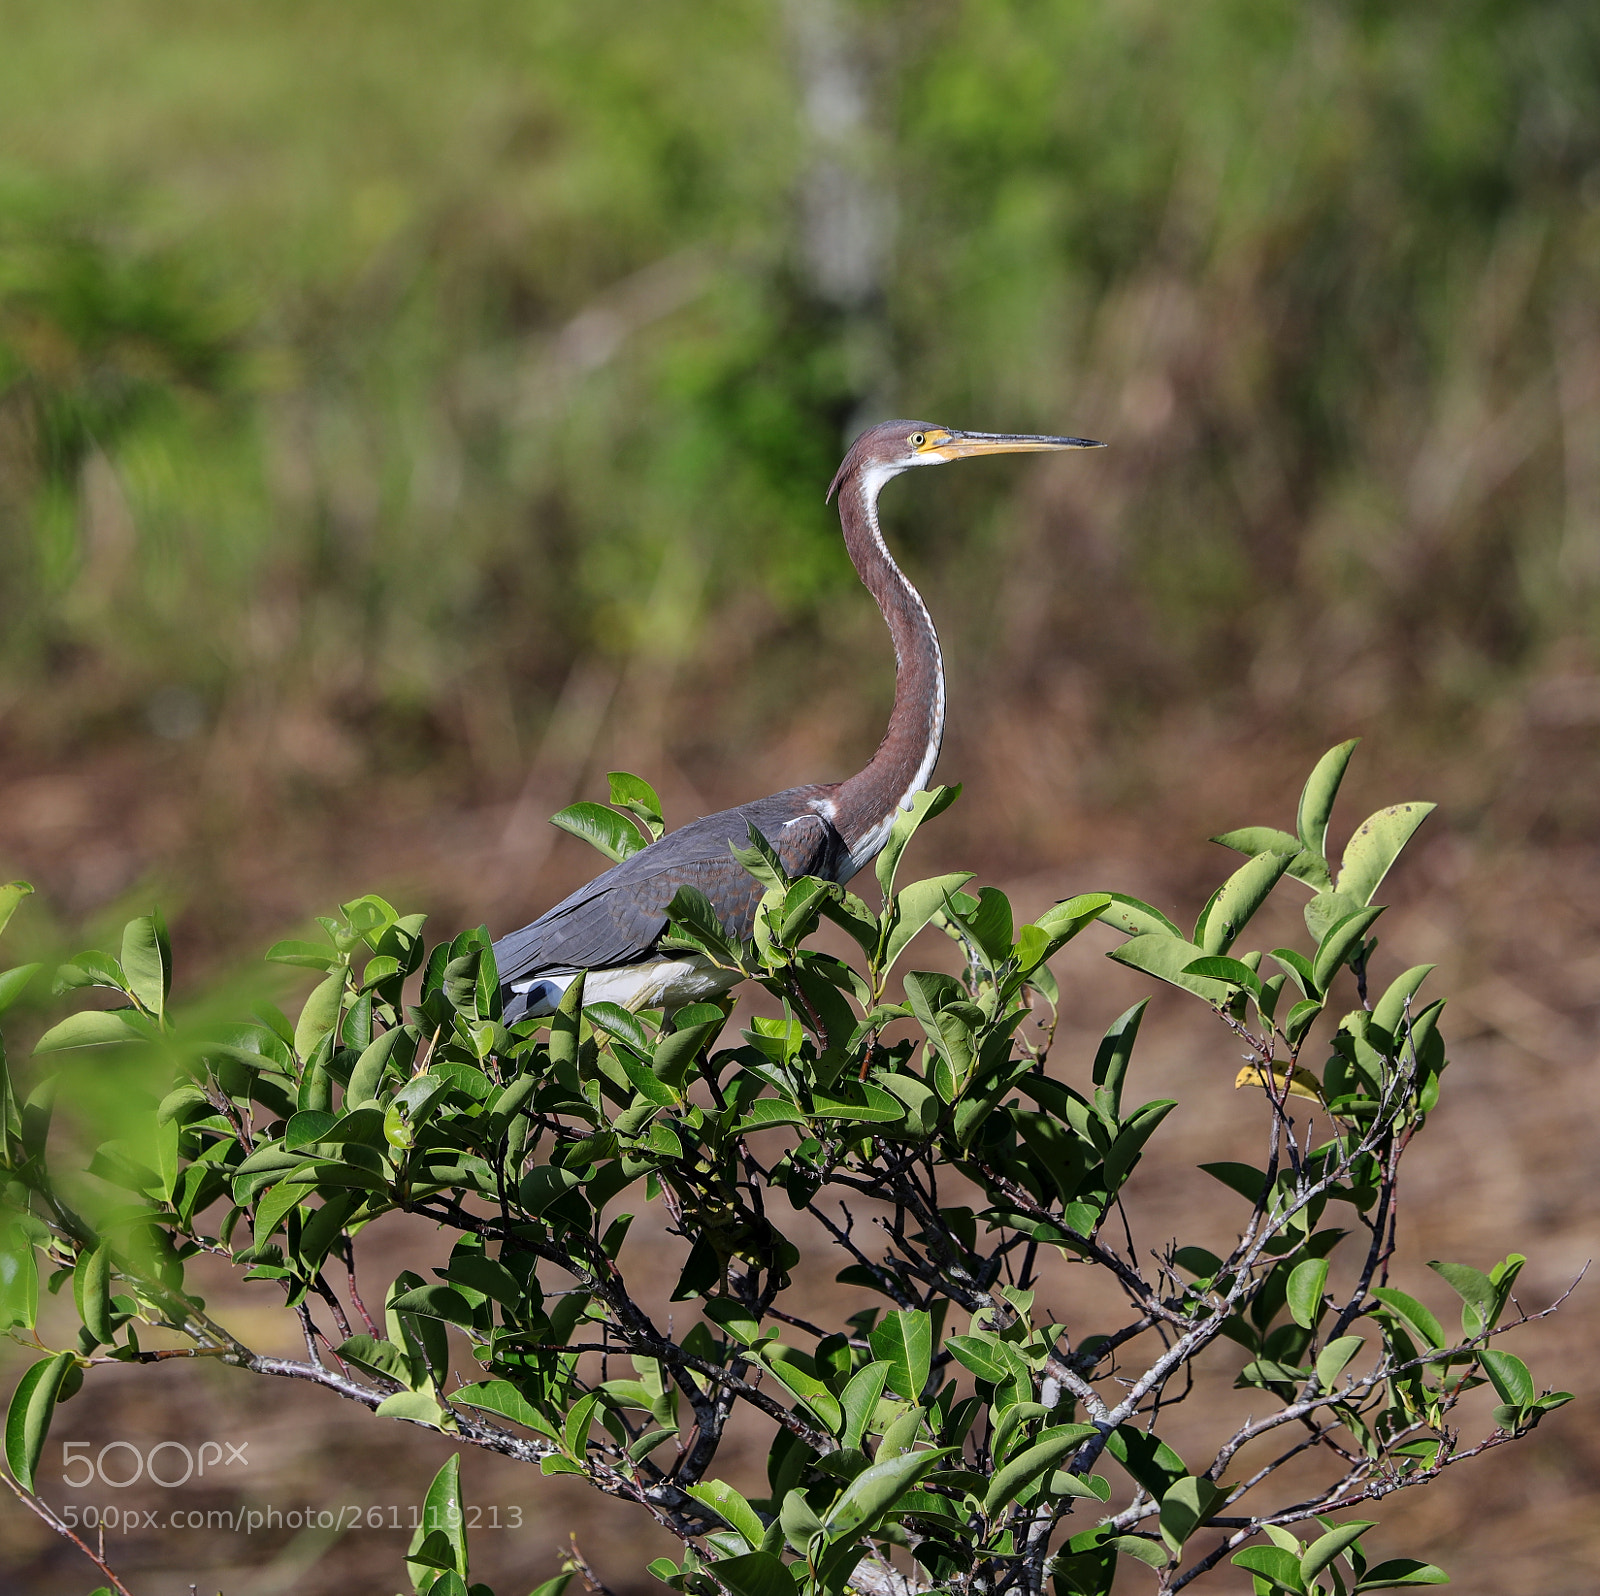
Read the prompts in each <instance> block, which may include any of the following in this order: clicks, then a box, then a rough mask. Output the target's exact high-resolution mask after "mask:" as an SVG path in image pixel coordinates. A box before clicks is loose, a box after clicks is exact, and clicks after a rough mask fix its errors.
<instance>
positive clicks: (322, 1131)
mask: <svg viewBox="0 0 1600 1596" xmlns="http://www.w3.org/2000/svg"><path fill="white" fill-rule="evenodd" d="M338 1123H339V1116H338V1115H337V1114H335V1113H333V1112H332V1110H330V1109H326V1108H303V1109H301V1110H300V1112H299V1113H297V1114H294V1115H292V1116H291V1117H290V1119H289V1123H288V1124H287V1125H286V1126H284V1130H283V1150H284V1151H285V1152H286V1153H292V1152H294V1151H295V1149H296V1148H299V1147H309V1146H311V1145H312V1144H313V1143H315V1142H320V1141H321V1140H322V1139H323V1138H324V1136H325V1135H326V1134H327V1132H329V1131H331V1130H332V1129H333V1127H334V1126H335V1125H337V1124H338Z"/></svg>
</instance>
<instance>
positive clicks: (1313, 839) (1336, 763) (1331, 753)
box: [1235, 737, 1361, 1561]
mask: <svg viewBox="0 0 1600 1596" xmlns="http://www.w3.org/2000/svg"><path fill="white" fill-rule="evenodd" d="M1360 741H1361V739H1360V738H1359V737H1352V738H1351V739H1350V741H1349V742H1347V743H1340V744H1339V746H1338V747H1337V748H1330V749H1329V750H1328V751H1327V753H1325V754H1324V755H1323V756H1322V758H1321V759H1319V760H1318V761H1317V763H1316V766H1315V768H1314V769H1313V770H1312V772H1311V774H1310V776H1309V777H1308V778H1307V779H1306V784H1305V787H1304V789H1303V790H1302V792H1301V794H1300V812H1299V814H1298V815H1297V816H1296V817H1295V829H1296V831H1298V832H1299V833H1300V841H1301V842H1302V843H1303V844H1304V845H1305V846H1306V847H1307V848H1309V849H1310V850H1311V851H1312V853H1315V854H1320V855H1321V856H1322V857H1323V858H1327V855H1328V818H1329V816H1330V815H1332V813H1333V800H1334V799H1335V798H1336V797H1337V796H1338V793H1339V783H1340V782H1342V781H1343V780H1344V772H1345V767H1346V766H1347V765H1348V764H1349V763H1350V756H1351V754H1353V753H1354V752H1355V751H1356V744H1357V743H1358V742H1360ZM1235 1561H1237V1559H1235Z"/></svg>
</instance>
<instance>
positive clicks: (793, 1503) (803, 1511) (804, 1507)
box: [778, 1491, 823, 1556]
mask: <svg viewBox="0 0 1600 1596" xmlns="http://www.w3.org/2000/svg"><path fill="white" fill-rule="evenodd" d="M778 1523H779V1524H780V1525H781V1526H782V1528H783V1536H784V1539H785V1540H786V1541H787V1542H788V1543H789V1547H790V1549H791V1550H792V1551H796V1552H799V1553H800V1554H801V1555H802V1556H804V1555H806V1552H807V1548H808V1547H809V1546H810V1544H811V1542H812V1540H813V1539H815V1537H817V1536H818V1535H821V1534H823V1528H822V1520H821V1519H820V1518H818V1517H817V1515H816V1512H815V1510H814V1509H813V1508H812V1506H811V1504H810V1503H809V1502H808V1501H807V1500H806V1499H805V1496H804V1494H803V1493H802V1492H800V1491H789V1492H787V1493H786V1494H785V1496H784V1498H783V1503H782V1505H781V1506H780V1507H779V1509H778Z"/></svg>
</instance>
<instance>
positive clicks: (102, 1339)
mask: <svg viewBox="0 0 1600 1596" xmlns="http://www.w3.org/2000/svg"><path fill="white" fill-rule="evenodd" d="M72 1298H73V1302H74V1304H75V1306H76V1307H77V1310H78V1317H79V1318H80V1319H82V1320H83V1327H84V1329H85V1330H87V1331H88V1332H89V1334H90V1335H91V1336H93V1337H94V1340H95V1344H96V1345H97V1346H106V1345H107V1344H108V1343H109V1342H110V1341H111V1340H112V1339H113V1336H114V1335H115V1331H114V1330H113V1329H112V1325H111V1253H110V1250H109V1249H108V1248H107V1247H106V1246H105V1245H104V1244H103V1243H102V1244H101V1245H100V1246H98V1247H94V1248H91V1249H89V1250H88V1251H86V1252H81V1253H79V1254H78V1262H77V1264H76V1265H75V1267H74V1268H73V1271H72Z"/></svg>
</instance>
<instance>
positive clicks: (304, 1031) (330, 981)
mask: <svg viewBox="0 0 1600 1596" xmlns="http://www.w3.org/2000/svg"><path fill="white" fill-rule="evenodd" d="M344 982H345V972H344V970H343V969H339V970H335V971H334V972H333V974H332V975H330V976H329V977H328V978H327V979H326V980H325V981H319V982H318V983H317V985H316V986H315V987H313V988H312V991H311V996H310V997H308V998H307V999H306V1001H305V1005H304V1007H303V1008H302V1009H301V1010H300V1018H299V1021H298V1022H297V1023H296V1025H295V1028H294V1050H295V1052H296V1053H298V1054H299V1055H300V1057H301V1058H302V1059H309V1058H310V1057H311V1055H312V1053H313V1052H315V1051H316V1046H317V1043H318V1042H320V1041H321V1040H322V1039H323V1037H325V1036H326V1035H327V1034H328V1033H329V1032H330V1031H331V1030H332V1029H333V1028H334V1026H335V1025H337V1024H338V1022H339V1008H340V1005H341V1004H342V1003H343V1001H344Z"/></svg>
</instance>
